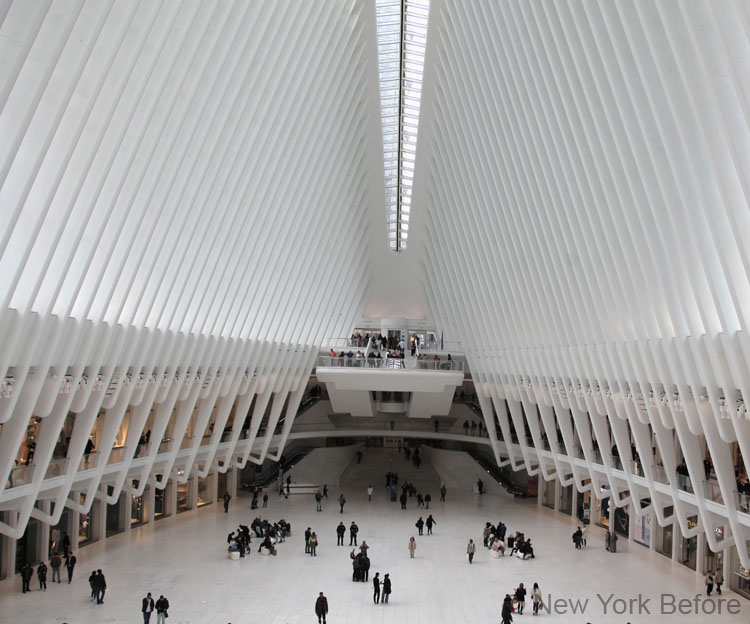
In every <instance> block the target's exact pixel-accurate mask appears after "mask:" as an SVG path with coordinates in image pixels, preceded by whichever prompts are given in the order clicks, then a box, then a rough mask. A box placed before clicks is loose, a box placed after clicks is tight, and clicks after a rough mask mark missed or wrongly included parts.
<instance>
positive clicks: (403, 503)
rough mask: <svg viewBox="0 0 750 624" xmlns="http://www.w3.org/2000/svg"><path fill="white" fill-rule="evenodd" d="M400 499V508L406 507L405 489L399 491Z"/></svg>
mask: <svg viewBox="0 0 750 624" xmlns="http://www.w3.org/2000/svg"><path fill="white" fill-rule="evenodd" d="M399 500H400V501H401V509H406V490H405V489H404V490H403V491H402V492H401V498H399Z"/></svg>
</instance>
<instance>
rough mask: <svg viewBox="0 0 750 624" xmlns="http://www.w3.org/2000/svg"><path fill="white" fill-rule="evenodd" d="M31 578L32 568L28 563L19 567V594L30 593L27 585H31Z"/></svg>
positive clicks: (32, 574)
mask: <svg viewBox="0 0 750 624" xmlns="http://www.w3.org/2000/svg"><path fill="white" fill-rule="evenodd" d="M32 576H34V568H32V567H31V566H30V565H29V564H28V562H27V563H24V564H23V566H22V567H21V593H23V594H25V593H26V592H27V591H31V588H30V587H29V583H31V577H32Z"/></svg>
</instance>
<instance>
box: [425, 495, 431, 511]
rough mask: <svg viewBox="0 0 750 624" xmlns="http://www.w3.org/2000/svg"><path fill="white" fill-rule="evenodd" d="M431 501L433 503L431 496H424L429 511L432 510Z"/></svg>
mask: <svg viewBox="0 0 750 624" xmlns="http://www.w3.org/2000/svg"><path fill="white" fill-rule="evenodd" d="M431 501H432V496H430V495H429V494H425V495H424V504H425V507H427V509H429V508H430V502H431Z"/></svg>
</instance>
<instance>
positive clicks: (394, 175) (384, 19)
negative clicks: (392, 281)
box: [375, 0, 430, 251]
mask: <svg viewBox="0 0 750 624" xmlns="http://www.w3.org/2000/svg"><path fill="white" fill-rule="evenodd" d="M375 7H376V15H377V22H378V65H379V67H378V69H379V73H380V107H381V116H382V121H383V159H384V162H385V214H386V217H385V218H386V231H387V236H388V247H389V248H390V249H392V250H394V251H402V250H404V249H406V244H407V240H408V238H409V216H410V213H411V193H412V184H413V182H414V161H415V155H416V151H417V129H418V126H419V102H420V99H421V96H422V74H423V71H424V51H425V45H426V43H427V19H428V15H429V11H430V0H375Z"/></svg>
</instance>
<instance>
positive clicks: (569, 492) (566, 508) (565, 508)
mask: <svg viewBox="0 0 750 624" xmlns="http://www.w3.org/2000/svg"><path fill="white" fill-rule="evenodd" d="M558 509H559V510H560V511H561V512H562V513H564V514H567V515H569V516H571V515H573V486H572V485H566V486H562V485H561V486H560V505H559V507H558Z"/></svg>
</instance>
